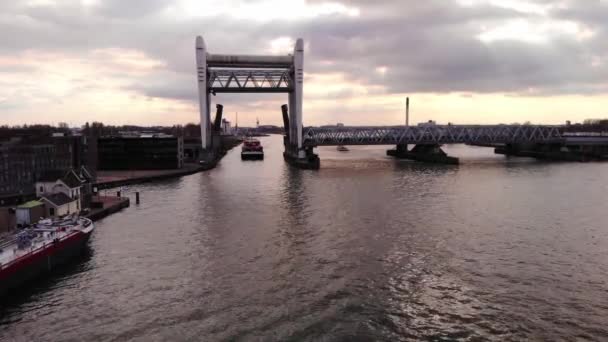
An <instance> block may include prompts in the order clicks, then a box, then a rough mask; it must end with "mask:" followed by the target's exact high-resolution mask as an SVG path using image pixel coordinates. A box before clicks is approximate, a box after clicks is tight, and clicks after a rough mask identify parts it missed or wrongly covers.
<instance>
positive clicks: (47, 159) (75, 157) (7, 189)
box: [0, 135, 97, 205]
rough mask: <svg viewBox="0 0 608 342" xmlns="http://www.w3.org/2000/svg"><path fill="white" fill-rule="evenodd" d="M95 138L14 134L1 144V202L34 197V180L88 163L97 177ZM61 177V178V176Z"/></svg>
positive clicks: (3, 203) (89, 169)
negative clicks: (93, 155)
mask: <svg viewBox="0 0 608 342" xmlns="http://www.w3.org/2000/svg"><path fill="white" fill-rule="evenodd" d="M93 140H94V139H89V140H87V137H83V136H65V135H61V136H57V137H52V136H47V137H13V138H11V139H8V140H6V141H4V142H2V143H0V205H9V204H18V203H20V202H22V201H24V200H26V199H33V198H34V197H33V196H34V194H35V193H36V188H35V183H36V181H38V180H39V179H40V177H41V176H43V175H44V174H46V173H48V172H50V171H54V170H58V171H60V172H62V173H63V174H65V173H66V172H67V171H69V170H72V169H74V170H80V169H81V168H82V167H84V166H86V165H91V166H92V167H87V171H88V173H89V175H90V176H91V178H92V179H94V178H95V165H96V159H97V158H92V157H91V156H90V154H91V153H96V148H95V146H90V145H91V144H90V142H93ZM58 178H59V177H58Z"/></svg>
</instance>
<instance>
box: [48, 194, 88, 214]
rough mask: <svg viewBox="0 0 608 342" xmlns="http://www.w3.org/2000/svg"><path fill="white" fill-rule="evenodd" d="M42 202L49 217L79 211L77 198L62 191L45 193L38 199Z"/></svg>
mask: <svg viewBox="0 0 608 342" xmlns="http://www.w3.org/2000/svg"><path fill="white" fill-rule="evenodd" d="M40 200H41V201H43V202H44V204H45V206H46V209H47V212H46V215H47V216H50V217H59V216H64V215H68V214H72V213H78V212H79V211H80V204H79V201H78V199H75V198H71V197H69V196H68V195H66V194H65V193H63V192H59V193H56V194H47V195H44V196H42V198H41V199H40Z"/></svg>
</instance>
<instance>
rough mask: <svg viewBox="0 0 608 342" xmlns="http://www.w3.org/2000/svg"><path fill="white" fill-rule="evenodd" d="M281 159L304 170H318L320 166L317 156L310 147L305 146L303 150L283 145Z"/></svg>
mask: <svg viewBox="0 0 608 342" xmlns="http://www.w3.org/2000/svg"><path fill="white" fill-rule="evenodd" d="M283 159H285V161H286V162H287V163H289V165H292V166H295V167H297V168H300V169H305V170H318V169H319V168H320V167H321V160H320V159H319V156H318V155H317V154H316V153H314V152H313V149H312V147H307V148H305V149H304V150H303V151H301V150H300V151H298V150H297V148H289V145H285V152H283Z"/></svg>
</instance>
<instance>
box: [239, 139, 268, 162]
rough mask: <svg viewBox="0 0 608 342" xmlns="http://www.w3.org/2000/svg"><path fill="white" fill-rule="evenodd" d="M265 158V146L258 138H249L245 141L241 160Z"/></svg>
mask: <svg viewBox="0 0 608 342" xmlns="http://www.w3.org/2000/svg"><path fill="white" fill-rule="evenodd" d="M261 159H264V147H262V144H261V143H260V141H259V140H258V139H253V138H247V139H245V140H244V141H243V147H242V148H241V160H261Z"/></svg>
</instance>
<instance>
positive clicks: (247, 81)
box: [207, 69, 293, 93]
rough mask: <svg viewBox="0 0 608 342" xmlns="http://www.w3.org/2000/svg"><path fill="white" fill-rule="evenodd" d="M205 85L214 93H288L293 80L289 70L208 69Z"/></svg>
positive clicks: (291, 88)
mask: <svg viewBox="0 0 608 342" xmlns="http://www.w3.org/2000/svg"><path fill="white" fill-rule="evenodd" d="M207 86H208V89H209V91H211V92H214V93H247V92H251V93H269V92H276V93H288V92H290V91H292V90H293V80H292V78H291V75H290V73H289V70H277V69H274V70H271V69H268V70H263V69H262V70H260V69H251V70H243V69H238V70H236V69H210V70H209V78H208V80H207Z"/></svg>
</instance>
